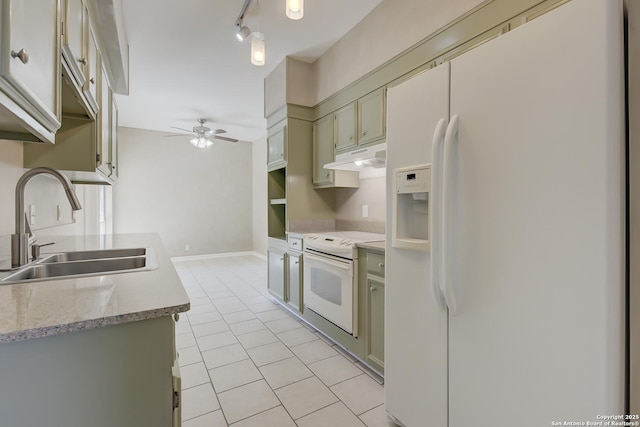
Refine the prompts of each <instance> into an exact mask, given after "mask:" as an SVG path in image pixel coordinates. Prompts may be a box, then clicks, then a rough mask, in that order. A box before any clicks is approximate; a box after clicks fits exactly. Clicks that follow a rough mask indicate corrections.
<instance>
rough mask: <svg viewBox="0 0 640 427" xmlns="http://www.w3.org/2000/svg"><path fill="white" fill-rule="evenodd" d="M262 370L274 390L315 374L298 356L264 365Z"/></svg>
mask: <svg viewBox="0 0 640 427" xmlns="http://www.w3.org/2000/svg"><path fill="white" fill-rule="evenodd" d="M260 372H261V373H262V376H263V377H264V379H265V380H267V382H268V383H269V385H270V386H271V388H272V389H274V390H275V389H277V388H280V387H284V386H286V385H289V384H291V383H294V382H296V381H300V380H303V379H305V378H309V377H311V376H313V372H311V371H310V370H309V369H307V367H306V366H305V365H304V363H302V362H301V361H300V360H298V358H297V357H290V358H289V359H284V360H280V361H279V362H274V363H270V364H268V365H265V366H262V367H261V368H260Z"/></svg>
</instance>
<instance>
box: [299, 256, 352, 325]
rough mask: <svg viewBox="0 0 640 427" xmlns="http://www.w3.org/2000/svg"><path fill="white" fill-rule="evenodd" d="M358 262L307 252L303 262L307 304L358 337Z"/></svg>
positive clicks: (305, 303)
mask: <svg viewBox="0 0 640 427" xmlns="http://www.w3.org/2000/svg"><path fill="white" fill-rule="evenodd" d="M354 266H355V262H354V261H352V260H347V259H343V258H337V257H331V256H328V255H316V254H310V253H308V252H305V254H304V264H303V272H304V277H303V282H304V305H305V306H306V307H307V308H309V309H311V310H313V311H314V312H316V313H318V314H319V315H320V316H322V317H324V318H325V319H327V320H328V321H330V322H332V323H334V324H336V325H337V326H339V327H340V328H342V329H344V330H345V331H347V332H349V333H350V334H352V335H353V336H354V337H357V336H358V320H357V319H358V310H357V301H358V299H357V295H356V291H357V286H355V285H354V284H355V283H356V269H355V268H354Z"/></svg>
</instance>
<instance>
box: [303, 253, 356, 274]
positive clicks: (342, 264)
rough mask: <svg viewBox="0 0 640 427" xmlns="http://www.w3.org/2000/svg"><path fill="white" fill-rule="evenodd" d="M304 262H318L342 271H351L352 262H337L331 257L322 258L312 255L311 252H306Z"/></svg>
mask: <svg viewBox="0 0 640 427" xmlns="http://www.w3.org/2000/svg"><path fill="white" fill-rule="evenodd" d="M303 256H304V260H305V261H317V262H321V263H323V264H329V265H331V266H332V267H335V268H339V269H341V270H346V271H348V270H351V262H350V261H344V262H342V261H335V260H333V259H331V258H329V257H322V256H318V255H313V254H310V253H309V252H305V253H304V255H303Z"/></svg>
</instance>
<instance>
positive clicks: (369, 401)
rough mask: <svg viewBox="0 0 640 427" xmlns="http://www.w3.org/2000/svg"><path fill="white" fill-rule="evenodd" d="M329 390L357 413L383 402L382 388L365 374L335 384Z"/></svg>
mask: <svg viewBox="0 0 640 427" xmlns="http://www.w3.org/2000/svg"><path fill="white" fill-rule="evenodd" d="M331 391H333V392H334V393H335V394H336V396H338V397H339V398H340V400H342V401H343V402H344V403H345V404H346V405H347V406H348V407H349V409H351V410H352V411H353V412H354V413H356V414H357V415H360V414H362V413H363V412H366V411H369V410H371V409H373V408H375V407H376V406H380V405H382V404H383V403H384V388H383V387H382V386H381V385H380V384H378V383H377V382H376V381H374V380H373V379H372V378H371V377H369V376H368V375H366V374H362V375H360V376H358V377H355V378H352V379H350V380H347V381H344V382H341V383H339V384H336V385H334V386H332V387H331Z"/></svg>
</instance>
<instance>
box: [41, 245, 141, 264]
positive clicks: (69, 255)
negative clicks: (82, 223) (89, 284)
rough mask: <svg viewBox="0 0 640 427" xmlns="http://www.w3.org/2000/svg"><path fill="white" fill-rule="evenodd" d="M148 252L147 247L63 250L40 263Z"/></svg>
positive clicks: (115, 256)
mask: <svg viewBox="0 0 640 427" xmlns="http://www.w3.org/2000/svg"><path fill="white" fill-rule="evenodd" d="M146 253H147V249H146V248H131V249H101V250H95V251H75V252H62V253H59V254H53V255H49V256H47V257H45V258H44V259H42V261H40V262H39V264H50V263H56V262H71V261H86V260H92V259H105V258H125V257H134V256H144V255H146Z"/></svg>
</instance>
